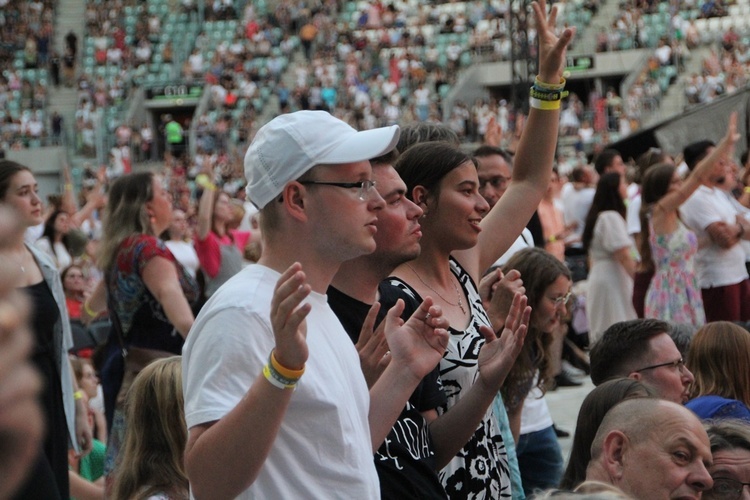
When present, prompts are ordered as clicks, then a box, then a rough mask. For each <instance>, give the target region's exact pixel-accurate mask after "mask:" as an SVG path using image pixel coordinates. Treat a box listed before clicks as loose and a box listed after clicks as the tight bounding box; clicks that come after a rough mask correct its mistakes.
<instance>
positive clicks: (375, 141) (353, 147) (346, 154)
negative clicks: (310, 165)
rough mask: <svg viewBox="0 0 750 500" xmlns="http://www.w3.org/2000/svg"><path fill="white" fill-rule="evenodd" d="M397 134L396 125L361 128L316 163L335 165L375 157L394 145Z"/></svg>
mask: <svg viewBox="0 0 750 500" xmlns="http://www.w3.org/2000/svg"><path fill="white" fill-rule="evenodd" d="M399 134H400V129H399V127H398V125H391V126H390V127H381V128H375V129H371V130H362V131H360V132H357V133H355V134H351V135H350V136H349V137H347V138H346V139H345V140H343V141H342V143H341V144H339V145H338V146H336V147H335V148H333V149H331V151H329V152H328V153H327V154H325V155H323V156H322V157H320V158H318V163H320V164H333V165H337V164H341V163H353V162H357V161H364V160H370V159H372V158H377V157H378V156H381V155H384V154H385V153H387V152H389V151H391V150H392V149H393V148H395V147H396V144H398V137H399Z"/></svg>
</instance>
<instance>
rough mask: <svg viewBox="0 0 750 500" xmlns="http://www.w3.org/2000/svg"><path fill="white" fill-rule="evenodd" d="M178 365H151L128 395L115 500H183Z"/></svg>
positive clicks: (183, 429) (172, 360)
mask: <svg viewBox="0 0 750 500" xmlns="http://www.w3.org/2000/svg"><path fill="white" fill-rule="evenodd" d="M181 361H182V358H181V357H180V356H172V357H169V358H164V359H159V360H157V361H154V362H153V363H151V364H150V365H148V366H147V367H146V368H144V369H143V371H141V373H139V374H138V376H137V377H136V378H135V380H134V381H133V385H132V386H131V387H130V390H129V391H128V397H127V402H126V406H125V411H126V414H127V422H128V427H127V430H126V432H125V441H124V443H123V448H122V450H121V454H120V457H119V460H118V462H119V463H118V469H117V474H116V477H115V483H114V487H113V489H112V498H114V499H116V500H131V499H137V500H145V499H147V498H148V497H149V496H151V495H153V494H156V493H160V492H163V493H168V494H169V495H170V498H185V499H187V498H188V488H189V486H188V479H187V474H186V473H185V466H184V463H183V458H182V455H183V452H184V451H185V442H186V441H187V426H186V424H185V417H184V410H183V406H184V401H183V395H182V364H181Z"/></svg>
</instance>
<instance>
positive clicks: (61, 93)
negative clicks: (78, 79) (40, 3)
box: [47, 0, 86, 155]
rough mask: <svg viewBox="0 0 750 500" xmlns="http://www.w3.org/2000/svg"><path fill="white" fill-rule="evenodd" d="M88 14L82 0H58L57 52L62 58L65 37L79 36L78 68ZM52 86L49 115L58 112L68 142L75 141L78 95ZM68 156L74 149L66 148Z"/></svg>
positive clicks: (50, 87) (48, 95)
mask: <svg viewBox="0 0 750 500" xmlns="http://www.w3.org/2000/svg"><path fill="white" fill-rule="evenodd" d="M85 14H86V5H85V2H82V1H80V0H58V2H57V6H56V10H55V50H57V51H58V53H60V55H61V56H62V54H63V51H64V49H65V46H66V44H65V36H66V35H67V34H68V33H69V32H70V31H73V33H75V34H76V36H78V54H77V58H78V61H77V64H76V68H77V69H80V67H81V54H82V53H83V46H84V19H85ZM48 83H50V85H49V86H48V88H47V115H48V116H51V115H52V112H53V111H57V112H59V113H60V115H62V117H63V125H64V127H65V136H66V138H67V139H68V141H74V140H75V122H76V117H75V115H76V105H77V103H78V93H77V91H76V89H75V87H73V88H67V87H65V86H63V85H61V86H60V87H58V88H55V87H54V86H52V85H51V82H48ZM66 149H67V151H68V155H71V154H73V149H74V148H72V147H68V148H66Z"/></svg>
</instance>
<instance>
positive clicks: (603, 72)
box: [476, 49, 650, 87]
mask: <svg viewBox="0 0 750 500" xmlns="http://www.w3.org/2000/svg"><path fill="white" fill-rule="evenodd" d="M646 52H650V50H648V49H637V50H623V51H619V52H602V53H598V54H594V67H593V68H592V69H588V70H586V71H573V72H571V74H570V77H569V78H570V79H571V80H577V79H585V78H597V77H606V76H616V75H623V74H627V73H630V72H631V71H634V70H636V69H638V68H639V63H640V61H641V58H642V57H643V55H644V53H646ZM523 67H524V68H525V64H524V65H523ZM476 75H477V79H478V81H479V83H480V84H481V85H484V86H486V87H494V86H498V85H510V83H511V81H512V79H511V65H510V62H509V61H503V62H495V63H484V64H478V65H477V71H476Z"/></svg>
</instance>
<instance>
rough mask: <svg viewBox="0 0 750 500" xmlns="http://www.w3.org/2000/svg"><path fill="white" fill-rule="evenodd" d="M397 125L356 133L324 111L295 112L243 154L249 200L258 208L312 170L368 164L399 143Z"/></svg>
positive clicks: (264, 132) (270, 125)
mask: <svg viewBox="0 0 750 500" xmlns="http://www.w3.org/2000/svg"><path fill="white" fill-rule="evenodd" d="M398 136H399V128H398V125H392V126H390V127H382V128H376V129H372V130H363V131H361V132H358V131H357V130H355V129H354V128H352V127H350V126H349V125H347V124H346V123H345V122H343V121H341V120H339V119H338V118H335V117H334V116H332V115H331V114H329V113H327V112H325V111H297V112H294V113H287V114H283V115H280V116H277V117H276V118H274V119H273V120H271V121H270V122H268V123H267V124H265V125H263V127H261V129H260V130H258V133H257V134H256V135H255V138H254V139H253V142H252V143H251V144H250V147H249V148H248V149H247V153H245V179H246V180H247V187H246V188H245V191H246V192H247V199H248V200H250V201H251V202H253V204H254V205H255V206H256V207H258V208H259V209H260V208H263V207H265V206H266V205H267V204H268V202H269V201H271V200H273V199H274V198H276V197H277V196H279V195H280V194H281V192H282V191H283V189H284V186H285V185H286V183H287V182H289V181H293V180H295V179H299V178H300V177H301V176H302V174H304V173H305V172H307V171H308V170H310V169H311V168H312V167H314V166H315V165H338V164H342V163H354V162H358V161H365V160H370V159H372V158H376V157H378V156H380V155H383V154H385V153H387V152H389V151H390V150H392V149H393V148H395V147H396V144H397V143H398Z"/></svg>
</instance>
